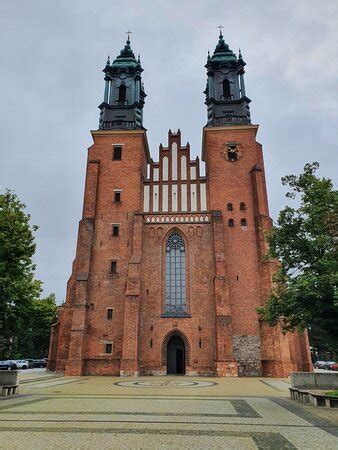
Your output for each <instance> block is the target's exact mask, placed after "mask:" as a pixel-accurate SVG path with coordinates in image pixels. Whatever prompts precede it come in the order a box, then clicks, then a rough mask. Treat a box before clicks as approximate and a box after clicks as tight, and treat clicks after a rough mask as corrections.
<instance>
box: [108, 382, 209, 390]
mask: <svg viewBox="0 0 338 450" xmlns="http://www.w3.org/2000/svg"><path fill="white" fill-rule="evenodd" d="M114 384H115V385H117V386H121V387H138V388H139V387H144V388H159V387H169V388H199V387H211V386H215V385H217V384H218V383H215V382H214V381H160V380H158V381H157V380H154V381H152V380H151V381H141V380H140V381H139V380H134V381H118V382H116V383H114Z"/></svg>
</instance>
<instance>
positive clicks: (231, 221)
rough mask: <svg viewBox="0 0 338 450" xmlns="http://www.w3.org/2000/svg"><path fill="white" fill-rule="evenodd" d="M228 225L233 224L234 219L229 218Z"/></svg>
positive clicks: (231, 225)
mask: <svg viewBox="0 0 338 450" xmlns="http://www.w3.org/2000/svg"><path fill="white" fill-rule="evenodd" d="M228 226H229V227H233V226H235V222H234V219H229V220H228Z"/></svg>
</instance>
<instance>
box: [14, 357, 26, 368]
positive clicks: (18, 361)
mask: <svg viewBox="0 0 338 450" xmlns="http://www.w3.org/2000/svg"><path fill="white" fill-rule="evenodd" d="M13 362H14V363H15V364H16V366H17V368H18V369H23V370H25V369H28V367H29V362H28V361H27V359H16V360H14V361H13Z"/></svg>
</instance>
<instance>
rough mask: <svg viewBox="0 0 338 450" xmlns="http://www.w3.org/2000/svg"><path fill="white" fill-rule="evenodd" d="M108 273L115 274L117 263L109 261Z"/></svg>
mask: <svg viewBox="0 0 338 450" xmlns="http://www.w3.org/2000/svg"><path fill="white" fill-rule="evenodd" d="M110 273H113V274H116V273H117V261H110Z"/></svg>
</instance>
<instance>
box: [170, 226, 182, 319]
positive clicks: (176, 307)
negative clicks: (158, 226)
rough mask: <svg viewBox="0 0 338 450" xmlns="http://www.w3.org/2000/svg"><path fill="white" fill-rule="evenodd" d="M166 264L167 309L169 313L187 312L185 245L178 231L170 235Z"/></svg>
mask: <svg viewBox="0 0 338 450" xmlns="http://www.w3.org/2000/svg"><path fill="white" fill-rule="evenodd" d="M165 264H166V271H165V283H166V284H165V310H166V312H168V313H182V312H185V311H186V308H187V307H186V298H185V292H186V285H185V281H186V280H185V278H186V277H185V245H184V241H183V239H182V237H181V236H180V235H179V234H178V233H176V232H175V233H172V234H171V235H170V236H169V237H168V240H167V243H166V259H165Z"/></svg>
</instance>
